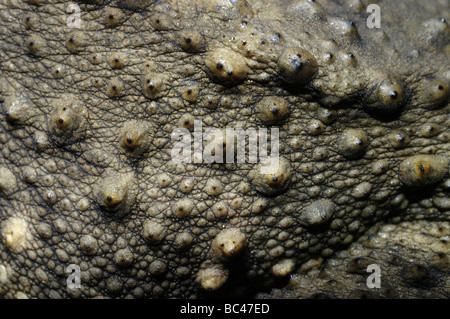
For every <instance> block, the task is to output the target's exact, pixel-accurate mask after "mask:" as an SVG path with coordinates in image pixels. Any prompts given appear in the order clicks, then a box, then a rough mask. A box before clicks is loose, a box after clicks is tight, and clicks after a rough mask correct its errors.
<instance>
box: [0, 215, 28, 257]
mask: <svg viewBox="0 0 450 319" xmlns="http://www.w3.org/2000/svg"><path fill="white" fill-rule="evenodd" d="M0 234H1V238H2V240H3V243H4V244H5V247H6V248H8V249H9V250H10V251H11V252H14V253H19V252H21V251H22V250H23V249H24V248H26V245H27V242H28V227H27V223H26V222H25V220H23V219H22V218H19V217H10V218H8V219H7V220H5V221H4V222H2V223H1V225H0Z"/></svg>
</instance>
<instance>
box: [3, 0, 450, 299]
mask: <svg viewBox="0 0 450 319" xmlns="http://www.w3.org/2000/svg"><path fill="white" fill-rule="evenodd" d="M374 2H376V3H377V4H378V5H379V6H380V9H381V28H380V29H377V28H372V29H371V28H369V27H367V24H366V20H367V19H368V17H369V15H370V13H367V12H366V9H367V6H368V5H369V2H368V1H363V0H361V1H357V0H353V1H326V0H322V1H319V0H318V1H284V0H283V1H261V0H248V1H243V0H237V1H230V0H213V1H203V0H194V1H187V0H186V1H184V0H179V1H176V0H168V1H157V2H156V1H150V0H119V1H102V0H94V1H83V2H78V3H76V4H77V5H78V7H79V8H80V11H79V17H80V20H78V19H77V17H78V16H77V14H78V11H77V10H76V8H77V6H75V9H73V8H71V9H70V10H67V6H68V5H69V4H70V3H66V2H62V1H57V0H28V1H20V0H11V1H7V0H0V72H1V73H0V103H1V104H0V110H1V113H2V114H1V117H0V145H1V147H0V297H2V298H169V297H175V298H181V297H222V296H227V295H228V293H230V292H231V294H232V296H234V297H236V296H254V293H255V292H259V291H262V290H266V291H267V290H268V289H270V288H273V287H277V286H279V285H280V284H283V283H286V281H287V279H288V278H289V276H290V275H292V274H297V273H298V274H299V275H298V276H300V277H296V278H304V277H301V276H304V275H302V274H304V273H305V272H306V271H308V270H310V269H311V268H319V269H322V270H323V272H325V273H326V276H324V277H322V278H321V277H320V276H319V277H317V278H316V277H314V274H310V275H309V277H307V278H306V279H305V280H304V281H302V280H297V281H296V282H295V283H293V284H292V283H291V286H290V288H288V289H291V290H292V289H293V288H292V287H293V286H295V287H296V289H297V292H295V293H293V294H291V295H290V296H292V297H299V296H300V297H311V296H331V297H343V298H344V297H352V296H362V297H364V296H368V295H367V293H362V294H358V293H354V291H356V292H358V291H361V290H362V289H363V288H361V287H362V286H363V285H362V286H361V285H359V284H357V283H355V282H354V281H353V279H352V278H350V277H348V276H347V277H346V276H345V275H343V272H344V273H345V272H348V273H349V274H352V271H353V272H354V268H355V267H356V268H358V267H359V268H358V269H357V270H358V271H359V273H361V272H362V270H364V269H363V268H364V267H363V266H365V265H366V261H367V258H368V257H367V256H372V257H370V258H372V259H370V258H369V259H368V260H369V261H370V262H371V263H377V262H378V263H379V264H380V267H381V268H382V271H383V274H382V275H383V276H384V275H386V276H388V275H389V276H392V278H394V279H393V280H394V282H395V283H398V284H397V285H396V287H398V288H397V290H398V291H399V293H398V294H394V293H393V292H392V291H391V290H389V289H384V290H383V291H377V293H378V294H379V295H380V296H383V297H392V296H401V297H421V296H425V297H438V298H440V297H443V296H448V284H447V285H446V284H445V282H448V274H449V273H448V271H449V270H448V263H446V262H442V258H441V257H440V256H442V255H445V256H447V255H448V253H449V247H448V223H447V221H448V220H449V210H450V200H449V196H448V195H449V190H450V179H449V152H450V144H449V140H450V135H449V134H450V132H449V127H450V118H449V115H448V114H449V104H448V98H449V92H450V91H449V89H450V88H449V85H450V84H449V82H450V65H449V53H450V42H449V38H450V28H449V25H448V19H449V18H450V17H449V15H450V12H449V4H448V2H447V1H445V0H441V1H426V2H425V1H413V0H411V1H395V2H394V1H374ZM73 4H75V2H74V3H73ZM77 22H80V24H79V25H77V24H76V23H77ZM196 120H200V121H202V130H203V132H204V131H205V130H206V129H208V128H219V129H222V130H225V128H227V127H232V128H242V129H244V130H247V132H250V130H249V129H255V132H258V130H259V129H261V128H266V129H268V131H269V132H270V129H271V128H278V129H279V136H280V151H279V153H280V165H279V166H278V168H277V169H272V170H270V172H269V173H267V174H262V173H261V171H260V168H261V165H262V164H261V163H249V162H245V163H212V164H209V163H206V162H204V161H203V162H201V163H196V162H194V160H193V161H192V162H191V163H188V164H184V163H175V162H174V161H173V160H172V150H173V148H174V145H175V144H176V141H174V140H172V139H171V134H172V132H173V131H174V130H175V129H177V128H184V129H186V130H188V131H189V132H191V135H192V137H193V135H194V121H196ZM256 134H257V133H256ZM234 143H235V142H234V141H233V139H232V138H231V139H228V138H226V139H225V138H224V139H220V138H216V139H215V140H214V141H213V142H212V145H213V146H214V147H215V150H220V149H222V150H223V151H227V150H229V149H230V148H232V146H233V144H234ZM204 144H205V145H206V144H207V141H204ZM419 221H420V223H423V224H419V225H422V226H420V227H417V224H416V223H418V222H419ZM385 223H389V225H391V226H389V227H391V228H390V229H391V230H392V229H394V230H398V232H402V233H404V234H405V235H404V238H400V239H399V237H401V235H398V234H397V233H396V231H387V230H386V228H384V230H383V228H382V230H383V231H384V233H383V235H382V237H381V238H382V240H379V241H377V242H381V243H382V245H381V246H380V247H378V246H376V245H375V244H374V243H373V241H370V240H364V238H367V236H369V235H365V234H366V233H367V231H368V230H369V229H371V227H373V226H374V225H375V226H377V227H378V228H379V227H380V225H381V226H382V225H383V224H385ZM399 223H406V224H399ZM396 224H398V225H400V226H396ZM385 227H388V226H385ZM420 228H423V229H424V231H425V230H426V231H427V232H428V233H430V234H432V236H433V238H437V239H433V240H434V241H432V242H433V243H434V242H438V243H439V244H435V245H428V246H427V242H426V241H424V240H422V241H421V240H419V239H420V238H419V239H417V238H418V237H420V236H419V235H418V234H420ZM433 229H438V230H439V229H441V230H440V231H435V230H433ZM374 233H376V229H375V230H373V229H372V230H370V232H369V234H374ZM361 236H366V237H363V239H362V240H361V241H360V242H357V243H354V242H355V241H356V240H357V239H358V238H360V237H361ZM390 236H392V240H393V241H397V240H398V241H400V240H403V243H404V246H401V245H400V246H398V245H397V246H395V247H394V248H392V247H390V246H389V245H390V241H389V240H388V239H389V238H390ZM396 236H397V237H396ZM372 239H373V238H372ZM416 242H418V243H419V245H416ZM352 243H354V244H353V246H351V247H350V248H348V249H347V250H346V248H347V247H348V246H349V245H350V244H352ZM355 245H359V246H358V247H359V248H358V249H355V248H354V247H355ZM352 247H353V248H352ZM386 247H389V248H386ZM402 247H403V248H402ZM375 248H377V249H378V250H374V249H375ZM391 248H392V249H393V250H394V251H397V255H398V256H399V258H400V259H401V260H402V261H403V262H402V263H400V264H401V265H403V266H404V267H410V266H411V265H410V263H411V264H412V265H420V266H416V267H415V268H414V267H413V268H411V269H409V268H408V269H409V270H408V269H407V270H404V269H403V268H402V269H401V270H398V269H399V268H395V269H394V268H390V267H387V266H386V265H389V263H390V262H391V259H390V258H391V254H390V251H391V250H390V249H391ZM372 251H375V252H374V253H373V254H374V255H370V253H371V252H372ZM421 251H423V252H424V253H423V254H421V253H420V252H421ZM424 256H425V257H424ZM428 256H429V257H430V258H432V259H433V258H435V259H433V260H434V261H436V262H434V261H433V262H430V263H427V262H426V260H427V259H428ZM358 257H360V258H366V260H365V261H364V263H361V264H362V265H363V266H360V264H359V263H358V262H356V264H357V265H356V266H355V267H353V266H354V264H355V262H354V259H355V258H358ZM329 258H331V259H330V260H329V262H330V263H331V264H333V262H334V263H335V264H336V265H339V267H336V270H335V272H333V271H328V270H329V269H330V267H329V264H327V261H326V260H327V259H329ZM414 260H415V261H416V262H414ZM322 263H324V264H323V265H322V266H321V264H322ZM347 263H349V264H347ZM352 263H353V264H352ZM72 264H74V265H76V266H79V269H80V279H81V282H80V288H73V289H71V288H69V287H68V286H67V278H68V276H69V275H70V273H67V272H66V269H67V267H68V266H69V265H72ZM348 265H350V266H348ZM352 265H353V266H352ZM320 267H322V268H320ZM349 267H350V268H349ZM352 267H353V268H352ZM411 267H412V266H411ZM331 268H333V267H331ZM361 269H362V270H361ZM436 269H437V270H436ZM338 270H341V272H339V271H338ZM410 270H411V271H410ZM430 273H431V274H432V275H430ZM411 274H412V275H411ZM327 276H328V277H327ZM430 276H431V277H433V279H429V278H430ZM311 278H312V279H311ZM324 278H325V279H324ZM326 278H329V279H330V280H334V281H336V282H338V285H335V286H333V285H327V284H323V282H324V281H326ZM358 278H359V279H358V280H359V281H358V282H360V281H361V280H364V279H365V278H366V277H365V276H361V275H360V277H358ZM361 278H362V279H361ZM436 278H437V279H436ZM311 283H312V284H311ZM315 283H316V284H317V285H315ZM443 283H444V284H443ZM302 285H307V286H308V287H309V288H308V289H304V287H302ZM311 286H312V287H317V288H311ZM333 287H334V288H333ZM335 287H348V289H343V290H339V288H335ZM430 287H431V288H430ZM366 290H367V289H366ZM281 295H283V296H287V295H286V294H283V293H279V295H278V296H281ZM273 296H275V297H276V296H277V294H276V293H275V294H274V295H273Z"/></svg>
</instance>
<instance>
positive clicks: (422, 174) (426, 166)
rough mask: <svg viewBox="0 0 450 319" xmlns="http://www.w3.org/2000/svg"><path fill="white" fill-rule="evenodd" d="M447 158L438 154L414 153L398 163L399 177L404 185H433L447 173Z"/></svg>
mask: <svg viewBox="0 0 450 319" xmlns="http://www.w3.org/2000/svg"><path fill="white" fill-rule="evenodd" d="M448 168H449V162H448V159H447V158H445V157H443V156H438V155H414V156H411V157H408V158H407V159H405V160H403V162H401V163H400V167H399V178H400V180H401V181H402V183H403V184H404V185H405V186H408V187H423V186H428V185H434V184H436V183H439V182H440V181H442V180H443V179H444V178H445V176H447V175H448Z"/></svg>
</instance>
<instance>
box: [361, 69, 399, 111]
mask: <svg viewBox="0 0 450 319" xmlns="http://www.w3.org/2000/svg"><path fill="white" fill-rule="evenodd" d="M405 99H406V96H405V90H404V88H403V84H402V83H401V82H400V80H398V79H397V78H396V77H394V76H387V77H386V78H385V79H383V80H381V81H379V82H377V83H376V84H375V86H374V87H371V88H370V89H369V97H368V99H367V101H366V105H365V109H366V110H367V111H369V112H372V113H377V114H382V115H383V114H386V115H387V114H396V113H398V112H400V111H401V110H402V108H403V106H404V104H405Z"/></svg>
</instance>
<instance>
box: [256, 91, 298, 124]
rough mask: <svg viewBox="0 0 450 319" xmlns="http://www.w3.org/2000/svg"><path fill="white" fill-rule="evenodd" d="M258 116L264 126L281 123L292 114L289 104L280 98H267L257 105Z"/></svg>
mask: <svg viewBox="0 0 450 319" xmlns="http://www.w3.org/2000/svg"><path fill="white" fill-rule="evenodd" d="M255 111H256V116H257V117H258V118H259V119H260V120H261V122H263V123H264V124H267V125H271V124H275V123H278V122H281V121H282V120H283V119H285V118H286V117H287V116H289V113H290V107H289V102H288V101H286V100H285V99H283V98H282V97H278V96H266V97H264V98H263V99H262V100H261V101H260V102H259V103H258V104H257V105H256V109H255Z"/></svg>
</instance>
